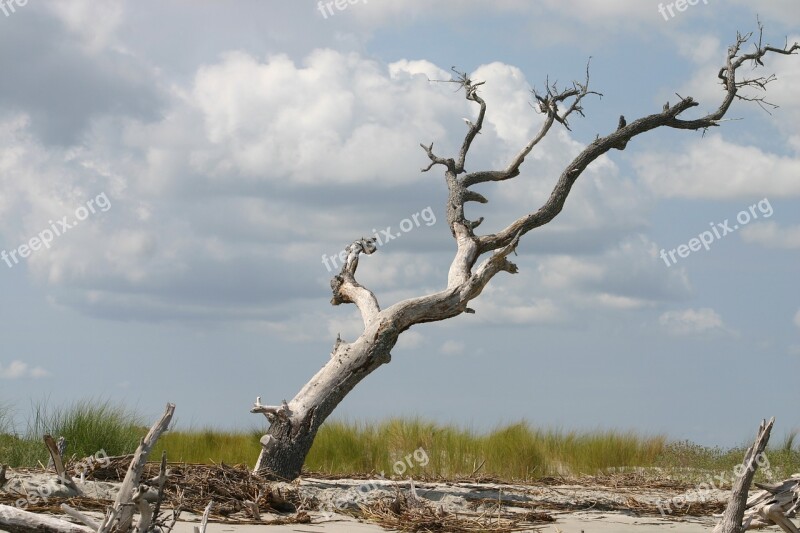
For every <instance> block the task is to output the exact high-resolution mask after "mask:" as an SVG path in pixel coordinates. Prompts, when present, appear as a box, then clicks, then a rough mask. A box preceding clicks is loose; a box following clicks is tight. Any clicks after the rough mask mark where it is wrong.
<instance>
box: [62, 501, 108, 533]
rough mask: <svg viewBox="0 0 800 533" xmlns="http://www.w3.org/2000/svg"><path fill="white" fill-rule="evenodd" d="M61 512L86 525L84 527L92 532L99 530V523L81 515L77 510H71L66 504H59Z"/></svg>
mask: <svg viewBox="0 0 800 533" xmlns="http://www.w3.org/2000/svg"><path fill="white" fill-rule="evenodd" d="M61 510H62V511H64V512H65V513H66V514H67V515H69V516H70V517H72V518H73V519H75V520H77V521H78V522H80V523H82V524H84V525H86V527H88V528H91V530H92V531H97V530H98V529H100V523H99V522H97V521H96V520H94V519H93V518H89V517H88V516H86V515H85V514H83V513H81V512H80V511H78V510H77V509H73V508H72V507H70V506H69V505H67V504H66V503H62V504H61Z"/></svg>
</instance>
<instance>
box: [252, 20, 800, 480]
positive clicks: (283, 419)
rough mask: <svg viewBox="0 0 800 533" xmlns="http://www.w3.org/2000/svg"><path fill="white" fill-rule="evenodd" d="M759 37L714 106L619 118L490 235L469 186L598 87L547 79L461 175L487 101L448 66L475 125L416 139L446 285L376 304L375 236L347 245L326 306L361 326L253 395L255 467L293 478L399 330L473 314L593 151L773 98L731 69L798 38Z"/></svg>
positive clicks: (788, 50) (726, 70)
mask: <svg viewBox="0 0 800 533" xmlns="http://www.w3.org/2000/svg"><path fill="white" fill-rule="evenodd" d="M759 26H760V25H759ZM761 37H762V31H761V28H760V27H759V33H758V36H757V40H756V42H755V43H754V44H755V46H754V48H753V50H752V51H751V52H749V53H744V52H743V51H742V47H743V46H744V45H745V44H746V43H748V42H750V41H751V39H752V38H753V34H752V33H750V34H747V35H741V34H737V38H736V42H735V43H734V44H733V45H732V46H731V47H730V48H729V49H728V52H727V56H726V58H725V65H724V66H723V67H722V68H720V70H719V73H718V77H719V80H720V82H721V84H722V85H723V87H724V92H723V94H724V96H723V98H722V102H721V103H720V105H719V107H718V108H717V110H716V111H714V112H712V113H710V114H707V115H705V116H702V117H700V118H693V119H684V118H681V117H682V115H683V114H684V113H685V112H686V111H688V110H689V109H692V108H693V107H697V106H698V105H699V104H698V102H696V101H695V100H694V99H692V98H691V97H681V96H679V97H678V101H677V102H676V103H674V104H672V105H670V104H669V103H666V104H664V106H663V109H662V110H661V111H660V112H658V113H654V114H651V115H647V116H645V117H642V118H639V119H636V120H632V121H626V120H625V119H624V118H623V117H620V120H619V123H618V124H617V125H616V128H615V129H614V131H612V132H611V133H609V134H607V135H605V136H603V137H601V136H599V135H598V137H597V139H596V140H595V141H594V142H592V143H591V144H589V145H588V146H587V147H586V148H585V149H584V150H583V151H582V152H581V153H580V154H579V155H578V156H577V157H576V158H575V159H574V160H572V162H570V163H569V164H568V165H567V166H566V168H564V170H563V172H562V173H561V175H560V176H559V177H558V180H557V181H556V183H555V186H554V187H553V190H552V193H551V194H550V197H549V198H548V199H547V201H545V202H544V204H543V205H541V206H540V207H539V208H538V209H536V210H535V211H532V212H530V213H528V214H525V215H523V216H521V217H520V218H518V219H517V220H515V221H514V222H513V223H511V224H510V225H509V226H508V227H506V228H505V229H503V230H502V231H499V232H498V233H493V234H479V233H477V232H476V229H477V228H478V226H479V224H480V223H481V222H482V220H483V219H482V218H479V219H477V220H471V219H469V218H467V215H466V213H465V206H466V204H468V203H469V202H478V203H486V202H488V200H487V199H486V198H485V197H484V196H483V195H481V194H479V193H477V192H475V191H474V190H472V187H473V186H475V185H478V184H481V183H488V182H500V181H505V180H510V179H512V178H515V177H517V176H519V174H520V167H521V166H522V163H523V162H524V161H525V158H526V157H527V156H528V155H529V154H530V153H531V151H532V150H533V149H534V148H535V147H536V145H537V144H539V143H540V142H541V141H542V139H544V138H545V136H546V135H547V134H548V133H549V132H550V131H551V129H552V128H553V127H554V126H556V123H557V124H558V125H560V126H563V127H565V128H567V129H569V127H570V123H569V120H570V119H571V118H573V116H575V115H581V116H583V100H584V98H586V97H587V96H589V95H592V94H595V95H599V93H597V92H595V91H593V90H590V88H589V69H588V67H587V69H586V78H585V81H583V82H573V84H572V86H571V87H568V88H561V89H560V88H559V87H557V86H556V84H550V83H549V82H548V83H547V84H546V88H545V90H544V92H542V93H539V92H536V91H533V98H534V99H535V101H534V102H533V103H534V108H535V109H536V110H537V111H538V112H540V113H541V114H543V115H544V117H543V118H544V120H543V122H542V125H541V128H540V129H539V131H538V133H536V135H535V136H534V137H533V138H532V139H531V140H530V142H528V144H527V145H526V146H525V147H524V148H522V150H521V151H520V152H519V154H518V155H517V156H516V157H514V158H513V159H512V160H511V161H510V162H509V164H508V166H507V167H505V168H503V169H499V170H484V171H478V172H467V171H466V170H465V169H464V166H465V163H466V159H467V153H468V152H469V150H470V147H471V146H472V142H473V141H474V140H475V138H476V137H477V135H478V134H479V133H480V132H481V128H482V127H483V121H484V117H485V115H486V102H484V100H483V99H482V98H481V96H480V94H479V89H480V86H481V85H482V84H483V83H484V82H482V81H473V80H471V79H470V78H469V77H468V76H467V75H466V74H461V73H458V72H456V71H455V69H454V72H456V74H457V77H456V78H455V79H453V80H451V81H452V82H453V83H457V84H459V86H460V88H463V89H464V93H465V95H466V99H467V100H468V101H470V102H472V103H473V104H475V105H477V106H479V112H478V117H477V119H476V120H475V122H474V123H473V122H470V123H468V124H467V126H468V128H469V129H468V131H467V133H466V136H465V138H464V140H463V143H462V145H461V149H460V151H459V153H458V156H457V157H456V158H448V157H442V156H441V155H438V154H437V153H436V152H435V151H434V148H433V144H430V145H428V146H425V145H422V147H423V149H424V150H425V153H426V154H427V157H428V159H429V160H430V164H429V165H428V166H427V167H426V168H424V169H423V172H427V171H429V170H431V169H433V168H434V167H441V168H442V169H443V171H444V178H445V183H446V185H447V189H448V192H449V198H448V201H447V205H446V209H447V223H448V225H449V227H450V231H451V233H452V235H453V238H454V239H455V241H456V245H457V251H456V253H455V257H454V258H453V261H452V264H451V266H450V270H449V273H448V276H447V286H446V287H445V288H443V289H442V290H440V291H438V292H435V293H432V294H427V295H422V296H419V297H416V298H410V299H407V300H404V301H401V302H399V303H396V304H394V305H392V306H391V307H388V308H386V309H382V308H381V306H380V304H379V303H378V299H377V297H376V296H375V294H374V293H373V292H372V291H371V290H369V289H368V288H367V287H364V286H363V285H361V284H360V283H359V282H358V281H357V280H356V269H357V268H358V259H359V256H360V255H361V254H372V253H373V252H375V250H376V246H375V243H374V241H373V240H372V239H364V238H362V239H359V240H357V241H355V242H353V243H352V244H351V245H350V246H348V248H347V260H346V261H345V264H344V265H343V267H342V270H341V272H340V273H339V274H338V275H336V276H335V277H334V278H333V279H332V280H331V288H332V290H333V298H332V300H331V303H332V304H333V305H340V304H345V303H351V304H355V305H356V307H357V308H358V310H359V311H360V314H361V318H362V320H363V322H364V330H363V333H362V334H361V335H360V336H359V337H358V338H357V339H355V340H354V341H352V342H345V341H343V340H341V339H339V338H337V340H336V343H335V345H334V347H333V351H332V352H331V354H330V360H329V361H328V362H327V363H326V364H325V366H324V367H323V368H322V369H321V370H320V371H319V372H317V374H316V375H315V376H314V377H313V378H311V380H310V381H309V382H308V383H307V384H306V385H305V386H304V387H303V388H302V389H301V390H300V392H298V393H297V395H296V396H295V397H294V398H293V399H292V400H291V401H290V402H286V401H284V402H283V403H282V404H281V405H275V406H271V405H263V404H262V403H261V401H260V398H259V399H257V400H256V403H255V405H254V406H253V407H252V409H251V412H253V413H262V414H264V415H265V416H266V417H267V419H268V420H269V422H270V426H269V429H268V431H267V434H266V435H264V436H263V437H262V438H261V445H262V450H261V454H260V456H259V459H258V463H257V464H256V471H257V472H259V473H261V474H263V475H267V476H271V477H274V478H279V479H294V478H296V477H297V476H299V475H300V472H301V469H302V466H303V462H304V461H305V457H306V455H307V453H308V451H309V449H310V448H311V445H312V443H313V441H314V437H315V436H316V434H317V430H318V429H319V427H320V425H321V424H322V423H323V422H324V421H325V419H326V418H327V417H328V416H329V415H330V414H331V412H333V410H334V409H335V408H336V406H337V405H339V403H340V402H341V401H342V399H343V398H344V397H345V396H346V395H347V394H348V393H349V392H350V391H351V390H352V389H353V388H354V387H355V386H356V385H357V384H358V383H359V382H360V381H361V380H362V379H364V378H365V377H366V376H368V375H369V374H370V373H371V372H373V371H374V370H375V369H377V368H378V367H380V366H381V365H384V364H386V363H388V362H389V361H390V359H391V350H392V348H394V346H395V344H396V343H397V339H398V337H399V336H400V335H401V334H402V333H403V332H404V331H406V330H407V329H409V328H410V327H412V326H414V325H416V324H422V323H425V322H436V321H439V320H446V319H448V318H452V317H455V316H458V315H460V314H462V313H473V312H474V311H473V310H472V309H470V307H469V303H470V301H471V300H473V299H475V298H477V297H478V296H479V295H480V294H481V291H483V289H484V287H486V285H487V284H488V283H489V281H491V279H492V278H493V277H494V276H495V275H496V274H498V273H499V272H508V273H510V274H515V273H516V272H517V266H516V265H515V264H514V263H512V262H511V261H510V260H509V259H508V258H509V256H510V255H511V254H512V253H514V252H515V250H516V248H517V245H518V244H519V241H520V238H522V236H523V235H525V234H526V233H528V232H529V231H531V230H532V229H535V228H538V227H540V226H543V225H544V224H547V223H548V222H550V221H551V220H553V219H554V218H555V217H556V216H557V215H558V214H559V213H560V212H561V210H562V209H563V208H564V203H565V202H566V200H567V197H568V196H569V193H570V190H571V189H572V186H573V185H574V183H575V181H576V180H577V179H578V178H579V177H580V175H581V174H582V173H583V171H584V170H586V168H587V167H588V166H589V165H590V164H592V162H594V161H595V160H597V158H599V157H600V156H602V155H603V154H605V153H607V152H609V151H610V150H624V149H625V147H626V146H627V145H628V142H629V141H630V140H631V139H633V138H634V137H636V136H638V135H641V134H643V133H646V132H648V131H651V130H654V129H657V128H673V129H680V130H693V131H697V130H706V129H708V128H713V127H716V126H719V124H720V121H721V120H722V119H723V117H724V116H725V114H726V113H727V112H728V110H729V109H730V107H731V105H732V104H733V102H734V101H735V100H737V99H739V100H748V101H755V102H757V103H758V104H759V105H762V106H768V105H772V104H769V103H768V102H766V100H765V99H764V97H763V96H758V95H756V96H754V95H752V94H741V93H740V92H741V91H742V90H743V89H755V90H759V91H764V90H765V89H766V86H767V84H768V83H770V82H772V81H773V80H774V79H775V77H774V76H767V77H746V76H745V77H742V78H741V79H740V78H738V77H737V75H738V74H739V72H740V69H741V68H742V66H744V65H746V64H747V65H750V64H752V66H753V67H754V68H757V67H760V66H763V62H762V60H763V59H764V58H765V56H767V55H768V54H770V53H775V54H785V55H789V54H794V53H796V51H797V50H800V45H799V44H797V43H795V44H794V45H792V46H789V45H788V43H787V44H786V45H785V46H784V47H783V48H776V47H772V46H768V45H763V44H762V38H761ZM748 74H749V72H748ZM556 127H558V126H556Z"/></svg>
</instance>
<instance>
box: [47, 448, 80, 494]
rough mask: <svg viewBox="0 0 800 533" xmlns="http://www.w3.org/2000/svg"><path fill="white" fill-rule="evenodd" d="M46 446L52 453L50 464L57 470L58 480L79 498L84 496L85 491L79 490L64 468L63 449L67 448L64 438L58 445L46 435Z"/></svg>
mask: <svg viewBox="0 0 800 533" xmlns="http://www.w3.org/2000/svg"><path fill="white" fill-rule="evenodd" d="M44 444H45V446H47V451H48V452H50V463H51V464H52V465H53V468H55V469H56V474H58V479H59V480H60V481H61V483H63V484H64V486H65V487H68V488H69V489H70V490H72V491H74V492H75V494H77V495H78V496H83V491H81V489H79V488H78V486H77V485H76V484H75V482H74V481H73V480H72V477H71V476H70V475H69V473H68V472H67V469H66V468H64V461H63V460H62V459H61V453H62V450H63V447H64V446H66V441H65V440H64V437H61V438H60V439H58V444H57V443H56V441H55V440H54V439H53V437H52V436H50V435H45V436H44Z"/></svg>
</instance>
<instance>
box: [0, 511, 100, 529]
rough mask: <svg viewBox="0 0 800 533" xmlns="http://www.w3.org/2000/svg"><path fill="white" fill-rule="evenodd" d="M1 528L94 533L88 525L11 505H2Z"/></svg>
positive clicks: (0, 512)
mask: <svg viewBox="0 0 800 533" xmlns="http://www.w3.org/2000/svg"><path fill="white" fill-rule="evenodd" d="M0 529H2V530H5V531H8V532H9V533H94V530H93V529H89V528H88V527H86V526H81V525H77V524H73V523H71V522H67V521H66V520H61V519H59V518H54V517H52V516H47V515H40V514H36V513H31V512H29V511H23V510H22V509H17V508H16V507H11V506H10V505H0Z"/></svg>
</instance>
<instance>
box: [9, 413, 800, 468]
mask: <svg viewBox="0 0 800 533" xmlns="http://www.w3.org/2000/svg"><path fill="white" fill-rule="evenodd" d="M12 415H13V411H12V409H11V408H10V406H8V405H3V404H0V464H7V465H10V466H12V467H18V466H36V465H37V464H38V463H40V462H41V463H45V462H46V461H47V452H46V451H45V448H44V446H43V444H42V435H43V434H44V433H50V434H51V435H54V436H64V437H65V438H66V439H67V441H68V443H69V446H68V449H67V455H68V456H75V457H78V458H81V457H86V456H89V455H92V454H95V453H97V452H98V451H100V450H104V451H105V452H106V454H108V455H109V456H113V455H122V454H126V453H132V452H133V451H134V450H135V448H136V446H137V444H138V441H139V439H140V438H141V437H142V436H143V435H144V434H145V433H146V431H147V427H146V425H145V424H143V420H142V418H141V417H140V416H138V415H136V414H135V413H133V412H131V411H130V410H127V409H125V408H123V407H120V406H117V405H114V404H111V403H109V402H103V401H99V402H98V401H84V402H78V403H75V404H72V405H69V406H66V407H58V408H52V407H49V406H48V405H47V404H45V403H40V404H34V405H33V406H32V409H31V414H30V415H29V416H28V418H27V421H26V423H25V428H24V429H23V431H21V432H20V431H19V428H16V427H14V417H13V416H12ZM261 433H262V431H261V430H258V431H256V430H251V431H219V430H214V429H192V428H189V429H182V428H174V429H172V430H170V431H169V432H167V433H166V434H164V435H163V436H162V438H161V439H160V440H159V443H158V445H157V447H156V449H155V450H154V452H153V456H152V457H153V458H157V457H159V456H160V455H161V451H162V450H166V451H167V456H168V458H169V460H170V461H174V462H183V463H190V464H191V463H203V464H210V463H222V462H224V463H226V464H244V465H247V466H249V467H252V466H254V463H255V460H256V458H257V457H258V453H259V451H260V445H259V437H260V436H261ZM776 440H777V439H776ZM743 455H744V447H736V448H731V449H722V448H710V447H705V446H700V445H697V444H693V443H691V442H686V441H683V442H670V441H668V440H667V439H666V438H665V437H664V436H660V435H656V436H644V435H640V434H637V433H634V432H624V431H611V430H609V431H600V430H598V431H566V430H560V429H540V428H535V427H532V426H531V425H530V424H528V423H526V422H519V423H515V424H509V425H505V426H500V427H497V428H496V429H494V430H492V431H488V432H478V431H474V430H471V429H467V428H464V427H459V426H456V425H443V424H437V423H434V422H430V421H426V420H422V419H417V418H411V419H401V418H395V419H389V420H385V421H382V422H376V423H364V422H342V421H329V422H327V423H326V424H324V425H323V426H322V428H321V429H320V431H319V433H318V435H317V438H316V440H315V442H314V446H313V447H312V449H311V452H310V453H309V455H308V458H307V460H306V470H307V471H309V472H319V473H324V474H332V475H345V476H347V475H358V474H360V475H369V476H377V475H380V474H381V473H383V475H385V476H386V477H404V478H405V477H408V476H412V477H414V478H417V479H423V478H429V479H430V478H440V479H458V478H464V477H470V476H472V475H477V476H488V477H492V478H497V479H501V480H505V481H528V480H533V479H537V478H541V477H543V476H566V477H570V476H580V475H584V474H590V475H591V474H598V473H604V472H624V471H632V470H636V471H646V472H652V473H654V475H658V476H664V475H668V476H671V477H679V478H682V479H695V478H697V479H700V478H702V477H703V476H706V475H707V474H708V473H722V472H728V473H729V472H732V471H733V467H734V466H735V465H737V464H739V462H740V461H741V460H742V457H743ZM768 457H769V462H770V466H771V470H772V472H771V473H772V475H773V476H775V477H784V476H788V475H790V474H792V473H795V472H800V443H798V439H797V434H796V433H790V434H789V435H787V436H786V437H785V438H784V439H783V441H782V442H780V443H778V444H777V445H774V446H773V447H771V448H770V449H769V452H768ZM765 475H766V473H764V472H762V471H761V470H760V471H759V474H758V477H759V478H760V479H764V477H765Z"/></svg>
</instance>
